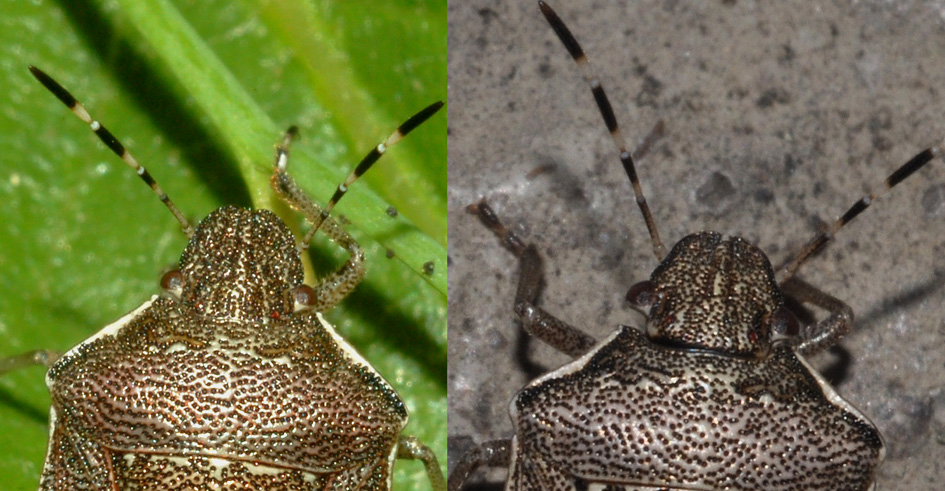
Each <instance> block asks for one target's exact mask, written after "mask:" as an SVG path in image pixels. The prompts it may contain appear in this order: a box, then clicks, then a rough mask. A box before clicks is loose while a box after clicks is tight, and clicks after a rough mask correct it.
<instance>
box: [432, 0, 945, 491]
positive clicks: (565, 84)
mask: <svg viewBox="0 0 945 491" xmlns="http://www.w3.org/2000/svg"><path fill="white" fill-rule="evenodd" d="M552 5H553V6H554V7H556V8H557V10H558V13H559V14H560V15H561V16H562V18H564V19H565V21H566V22H567V23H568V25H569V26H570V27H571V28H572V30H573V31H574V32H575V35H576V36H577V37H578V39H579V40H580V41H581V42H582V43H583V46H584V48H585V50H586V52H587V53H588V55H589V56H590V58H591V62H592V64H593V66H594V67H595V69H596V71H597V72H598V73H599V75H600V77H601V79H602V81H603V83H604V86H605V88H606V89H607V91H608V93H609V95H610V97H611V100H612V102H613V103H614V106H615V110H616V112H617V117H618V119H619V120H620V122H621V124H622V126H623V128H624V132H625V134H626V135H627V137H628V139H630V141H631V146H635V145H636V144H637V143H638V142H639V140H640V139H641V138H642V137H643V136H644V135H645V134H647V133H648V132H649V131H650V130H651V129H652V128H653V127H654V125H655V124H656V123H657V122H658V121H663V122H664V123H665V136H664V137H663V138H662V139H661V140H659V142H658V144H657V145H656V146H655V147H654V148H653V150H652V151H651V152H650V154H649V155H648V156H646V157H645V158H644V159H643V160H642V161H641V162H639V167H640V168H639V171H640V174H641V179H642V181H643V188H644V191H645V193H646V195H647V198H648V200H649V202H650V205H651V207H652V208H653V211H654V215H655V218H656V221H657V223H658V226H659V230H660V232H661V234H662V236H663V239H664V241H665V242H667V246H670V245H672V244H673V243H674V242H675V241H676V240H678V239H680V238H681V237H683V236H684V235H685V234H687V233H689V232H693V231H696V230H715V231H719V232H722V233H728V234H734V235H740V236H743V237H745V238H747V239H748V240H750V241H752V242H754V243H756V244H758V245H759V246H761V247H762V248H763V249H764V250H765V251H766V252H767V253H768V254H769V256H770V257H771V259H772V262H774V263H776V264H777V263H780V262H781V261H783V260H784V259H785V258H786V257H787V256H789V255H790V254H791V253H792V252H793V251H796V250H797V249H798V248H799V247H801V246H802V244H803V243H804V242H806V241H807V240H808V239H809V238H810V237H811V236H812V235H813V234H814V233H815V232H816V231H817V229H818V224H819V223H821V220H824V221H826V220H833V218H834V217H836V216H837V215H839V214H840V213H842V212H843V211H844V210H846V208H847V207H849V206H850V205H851V204H852V203H853V202H854V201H855V200H856V199H858V198H859V197H860V196H861V195H862V194H863V193H864V192H866V191H867V190H869V189H870V188H871V187H872V186H874V185H877V184H878V183H880V182H881V181H882V179H883V178H884V177H885V175H886V174H887V173H889V172H890V171H892V170H893V169H894V168H895V167H896V166H898V165H899V164H901V163H903V162H905V161H906V160H907V159H908V158H910V157H912V156H913V155H914V154H915V153H916V152H918V151H919V150H922V149H923V148H926V147H928V146H930V145H932V144H933V143H935V142H936V141H937V140H939V139H941V138H942V136H943V135H945V2H943V1H941V0H934V1H924V2H917V1H903V2H887V1H873V0H870V1H861V2H845V1H837V2H768V3H764V4H762V3H757V2H750V1H745V0H731V1H714V2H698V3H696V2H681V1H633V2H626V1H621V2H612V1H608V2H605V1H572V2H557V3H555V4H552ZM449 50H450V53H449V74H450V78H449V81H450V92H449V127H450V136H449V256H450V260H451V263H450V266H449V275H450V282H449V433H450V456H449V457H450V461H451V462H450V463H451V465H452V463H453V462H454V461H455V458H456V457H457V455H458V454H459V453H461V452H462V451H463V450H464V449H465V448H466V447H467V444H468V443H469V442H470V441H474V442H480V441H485V440H488V439H493V438H502V437H508V436H510V433H511V423H510V421H509V418H508V410H507V407H508V402H509V401H510V400H511V398H512V397H513V395H514V394H515V392H516V391H517V390H518V389H519V388H520V387H522V386H523V385H524V384H525V383H526V382H527V381H528V380H530V379H531V378H533V377H534V376H535V375H536V374H538V373H541V371H542V370H548V369H552V368H555V367H557V366H559V365H561V364H563V363H565V362H566V361H568V359H567V357H565V356H562V355H561V354H559V353H555V352H553V351H552V350H550V349H549V348H547V347H546V346H543V345H541V344H540V343H537V342H532V343H529V344H528V345H527V346H528V347H527V350H526V351H525V352H524V353H523V352H522V351H520V350H519V346H520V337H521V336H520V334H519V325H518V323H517V321H516V320H515V319H514V315H513V313H512V298H513V295H514V287H515V282H516V279H517V273H516V269H517V265H516V262H515V260H514V258H512V257H511V255H510V254H508V253H506V252H505V251H504V250H503V249H501V248H500V246H499V244H498V243H497V241H496V240H495V238H494V237H493V236H491V235H490V234H489V233H487V232H486V231H485V230H484V229H483V228H482V227H481V226H480V225H479V224H478V222H477V220H475V219H474V218H473V217H472V216H469V215H467V214H466V213H465V212H464V210H463V209H464V207H465V205H467V204H470V203H473V202H476V201H477V200H479V199H480V198H482V197H486V198H488V199H489V201H490V203H491V204H492V205H493V207H494V208H495V209H496V211H497V212H498V213H499V215H500V216H501V217H502V218H503V219H504V220H505V221H506V222H507V223H508V224H509V225H511V226H513V227H514V229H515V230H516V231H517V232H518V233H519V234H520V235H521V236H523V237H524V238H526V239H527V240H528V241H531V242H533V243H535V244H537V245H538V246H539V250H540V251H541V252H542V254H544V255H545V257H546V259H547V264H546V273H547V281H546V288H545V290H544V292H543V296H542V305H543V306H544V307H545V308H547V310H549V311H550V312H552V313H554V314H556V315H558V316H559V317H560V318H562V319H564V320H566V321H568V322H571V323H573V324H575V325H577V326H580V327H583V328H584V329H586V331H587V332H589V333H591V334H592V335H594V336H595V337H597V338H598V339H600V338H603V337H604V336H605V335H606V334H607V333H608V332H610V331H611V330H613V329H614V328H615V326H617V325H618V324H621V323H622V324H631V325H639V324H640V322H641V316H640V315H638V314H637V313H635V312H633V311H631V310H630V309H628V308H627V307H625V305H624V304H623V296H624V294H625V292H626V289H627V288H628V287H629V286H630V285H631V284H633V283H634V282H636V281H640V280H642V279H646V278H647V277H648V276H649V273H650V271H651V270H652V269H653V268H654V267H655V266H656V264H657V263H656V260H655V259H654V257H653V254H652V252H651V250H650V247H649V243H648V238H647V235H646V229H645V227H644V225H643V221H642V219H641V218H640V215H639V213H638V212H637V210H636V206H635V204H634V202H633V197H632V193H631V191H630V188H629V185H628V184H627V183H626V182H625V176H624V174H623V172H622V170H621V169H620V166H619V161H618V160H617V155H616V151H615V150H614V148H613V146H612V144H611V142H610V140H609V137H608V135H607V133H606V132H605V130H604V127H603V124H602V122H601V120H600V116H599V115H598V112H597V109H596V107H595V106H594V104H593V100H592V98H591V95H590V92H589V90H588V87H587V85H586V84H585V83H584V81H583V79H582V78H581V76H580V73H579V72H578V71H577V69H576V67H575V66H574V64H573V63H572V62H571V60H570V59H569V58H568V56H567V54H566V52H565V51H564V49H563V47H562V46H561V45H560V43H559V42H558V40H557V39H556V38H555V37H554V35H553V33H552V32H551V30H550V28H549V27H548V26H547V24H546V23H545V21H544V19H543V18H542V17H541V15H540V13H539V12H538V8H537V5H536V2H533V1H531V0H527V1H514V2H512V1H497V0H489V1H485V0H475V1H473V0H466V1H455V2H454V1H452V0H451V1H450V10H449ZM943 250H945V171H943V163H942V162H941V161H936V162H934V163H933V164H932V165H931V167H930V168H927V169H925V170H923V171H922V172H921V173H920V174H918V175H916V176H914V177H913V178H912V179H911V180H910V181H907V182H905V183H903V184H902V185H901V186H899V187H897V188H896V189H894V191H893V192H892V193H890V194H889V195H887V196H885V197H884V198H883V199H882V200H880V201H879V202H877V203H876V204H875V205H874V206H873V207H871V208H870V209H869V210H868V211H867V212H866V213H865V214H864V215H863V216H861V217H860V218H858V219H857V220H856V221H854V222H853V223H852V224H851V225H850V226H848V227H847V228H846V229H844V230H843V231H842V232H841V234H840V235H839V237H838V239H837V241H836V242H835V243H833V244H831V245H830V246H829V247H828V249H827V250H826V251H825V252H824V253H823V254H822V255H820V256H819V257H816V258H814V259H813V260H811V261H810V262H808V263H807V264H806V265H805V267H803V268H802V269H801V271H800V276H801V277H802V278H804V279H806V280H808V281H810V282H811V283H813V284H815V285H818V286H820V287H822V288H823V289H824V290H826V291H828V292H831V293H833V294H834V295H836V296H838V297H840V298H842V299H844V300H846V301H847V302H848V303H849V304H850V305H851V306H852V307H853V309H854V312H856V314H857V320H856V325H855V330H854V332H853V333H851V334H850V335H849V336H847V337H846V338H845V339H844V341H843V342H842V344H841V345H842V348H843V350H844V351H845V353H847V354H848V355H849V363H848V364H847V365H846V370H845V371H841V373H832V375H833V376H834V379H835V380H836V387H837V389H838V390H839V392H840V393H841V394H842V395H844V396H845V397H846V398H847V399H848V400H850V401H851V402H852V403H853V404H854V405H856V406H857V407H859V408H860V409H861V410H862V411H863V412H865V413H866V414H867V415H868V416H869V417H870V418H871V419H872V420H873V421H874V422H875V423H876V424H877V425H878V426H879V428H880V430H881V431H882V432H883V434H884V436H885V438H886V442H887V446H888V450H889V456H888V457H887V461H886V463H885V465H884V466H883V467H882V469H881V471H880V478H879V481H880V486H881V488H883V489H937V488H938V487H939V486H940V485H941V484H940V483H941V482H945V464H943V462H945V393H943V388H945V286H943V283H945V255H943ZM523 354H524V356H523ZM840 358H842V357H838V355H837V354H836V353H824V354H821V355H818V356H816V357H815V358H814V359H813V360H812V362H813V363H815V365H817V366H820V367H826V366H830V365H832V364H835V362H837V360H838V359H840ZM529 363H533V364H535V365H537V367H536V366H529ZM461 436H468V437H470V439H465V438H462V437H461ZM503 475H504V471H498V472H494V473H491V474H489V475H488V476H486V478H487V479H488V480H491V481H492V482H495V481H497V480H500V479H501V478H502V476H503Z"/></svg>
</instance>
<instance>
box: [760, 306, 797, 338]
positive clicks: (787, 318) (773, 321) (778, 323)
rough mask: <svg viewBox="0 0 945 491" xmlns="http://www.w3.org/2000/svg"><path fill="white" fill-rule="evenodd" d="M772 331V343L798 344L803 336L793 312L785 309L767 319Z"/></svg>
mask: <svg viewBox="0 0 945 491" xmlns="http://www.w3.org/2000/svg"><path fill="white" fill-rule="evenodd" d="M767 323H768V327H769V329H770V330H771V342H772V343H777V342H785V341H786V342H789V343H796V342H797V341H798V340H799V339H798V338H799V337H800V335H801V327H800V323H799V322H798V320H797V317H796V316H795V315H794V313H793V312H791V311H790V310H788V309H787V308H785V307H781V308H779V309H778V310H775V311H774V312H772V313H771V314H770V315H769V316H768V319H767Z"/></svg>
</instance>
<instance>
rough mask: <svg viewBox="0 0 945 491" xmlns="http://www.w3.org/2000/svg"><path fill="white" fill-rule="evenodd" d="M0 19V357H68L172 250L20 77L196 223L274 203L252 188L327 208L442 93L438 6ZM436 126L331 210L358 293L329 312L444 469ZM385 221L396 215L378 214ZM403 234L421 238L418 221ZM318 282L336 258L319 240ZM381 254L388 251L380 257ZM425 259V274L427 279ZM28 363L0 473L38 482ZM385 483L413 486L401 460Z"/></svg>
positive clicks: (217, 7) (152, 283) (140, 198)
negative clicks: (91, 124) (356, 275)
mask: <svg viewBox="0 0 945 491" xmlns="http://www.w3.org/2000/svg"><path fill="white" fill-rule="evenodd" d="M72 4H73V2H62V4H56V3H50V2H6V3H4V4H3V5H2V6H0V14H2V15H0V23H2V25H3V27H4V29H3V30H2V31H0V48H2V49H3V50H4V51H5V52H4V53H3V55H4V56H3V60H4V63H3V64H0V84H2V85H3V87H2V88H3V89H4V93H5V94H8V97H7V100H6V101H5V105H4V111H2V113H0V130H2V131H0V150H2V155H3V158H2V160H0V202H2V203H3V204H4V212H3V220H0V270H2V271H3V273H2V274H0V336H2V341H0V356H5V355H13V354H17V353H21V352H24V351H28V350H31V349H37V348H48V349H54V350H66V349H68V348H71V347H72V346H74V345H76V344H78V343H79V342H81V341H82V340H83V339H85V338H87V337H88V336H90V335H91V334H92V333H94V332H95V331H97V330H98V329H99V328H101V327H102V326H104V325H106V324H108V323H110V322H111V321H113V320H115V319H117V318H118V317H119V316H120V315H122V314H123V313H125V312H127V311H129V310H131V309H133V308H134V307H137V306H138V305H139V304H140V303H141V302H143V301H144V300H145V299H147V298H149V296H150V295H152V294H153V293H155V292H157V291H158V279H159V277H160V274H161V273H162V272H163V271H164V270H166V269H168V268H169V267H171V266H173V265H174V264H175V263H176V261H177V256H178V255H179V253H180V251H181V250H182V249H183V247H184V244H185V243H186V239H185V238H184V236H183V234H182V233H181V232H180V229H179V227H178V226H177V225H176V223H175V221H174V220H173V218H172V217H171V216H170V214H169V213H168V212H167V210H166V209H164V207H163V205H162V204H161V203H160V202H159V201H158V200H157V199H156V198H155V197H154V196H153V195H152V194H151V193H150V191H149V190H148V189H147V188H146V186H144V185H143V184H142V183H141V182H140V181H139V180H138V178H137V177H136V176H135V175H134V174H133V172H131V171H130V170H129V169H128V168H127V167H126V166H125V165H124V164H123V163H122V162H121V161H120V160H119V159H118V158H117V157H115V156H114V155H112V154H111V153H110V152H109V151H108V150H107V149H106V148H105V147H104V145H102V144H101V143H99V142H98V141H97V139H96V138H95V137H94V135H92V134H91V132H89V130H88V128H87V127H86V126H85V125H83V124H82V123H81V121H79V120H77V119H76V118H75V117H74V116H72V115H71V114H70V113H69V111H68V110H67V109H66V108H65V107H63V106H62V105H61V104H60V103H59V102H58V101H56V100H55V98H54V97H53V96H52V95H50V94H49V93H47V92H46V91H45V89H43V88H42V87H41V86H40V85H39V84H38V83H37V82H36V81H35V80H33V79H32V77H31V76H30V75H29V72H28V71H27V70H26V66H27V65H29V64H33V65H36V66H38V67H40V68H42V69H44V70H45V71H46V72H48V73H49V74H50V75H52V76H53V77H55V78H56V79H57V80H59V81H60V82H61V83H62V84H63V85H65V86H66V87H67V88H68V89H69V90H70V91H71V92H72V93H73V94H74V95H76V97H78V98H79V99H80V100H82V101H83V103H85V105H86V106H87V107H88V108H89V110H90V111H91V112H92V114H93V117H95V118H97V119H99V120H101V121H102V122H103V123H104V124H105V125H106V126H107V127H108V128H109V129H110V130H111V131H112V132H113V133H114V134H115V135H116V136H117V137H118V138H119V139H121V140H122V142H123V143H125V144H126V146H127V147H129V149H130V150H131V151H132V152H133V153H134V154H135V156H136V157H137V159H138V160H139V161H140V162H141V163H142V164H143V165H145V166H147V167H148V169H149V170H150V171H151V174H152V175H154V177H155V178H156V179H158V180H159V181H160V182H161V184H162V186H163V187H164V189H165V191H167V193H168V194H169V195H170V196H171V197H172V198H173V199H174V201H175V202H176V203H177V205H178V206H179V207H180V208H181V210H183V211H184V213H185V214H187V215H188V216H189V217H191V219H192V220H193V221H196V220H197V219H199V218H201V217H203V216H205V215H206V214H207V213H209V212H210V211H211V210H213V209H215V208H217V207H219V206H221V205H224V204H239V205H243V206H255V207H265V208H276V210H277V212H279V213H280V214H281V215H282V216H283V217H284V218H289V219H291V221H290V222H289V223H290V224H291V225H293V226H294V225H296V224H300V223H301V221H300V220H299V219H298V217H295V216H294V215H293V214H292V213H291V212H287V210H285V209H284V207H279V206H278V204H276V203H274V201H273V198H272V195H271V193H270V190H269V187H268V186H269V185H268V175H269V171H270V168H271V165H272V160H273V156H274V146H275V144H276V143H277V142H278V141H279V140H280V138H281V135H282V132H283V131H284V129H285V128H287V127H288V126H289V125H290V124H298V125H299V126H300V128H301V132H302V133H301V138H299V139H298V140H296V141H295V142H294V143H293V147H292V159H291V163H290V173H292V174H293V175H294V176H295V177H296V178H297V179H298V180H299V182H300V184H301V185H302V187H303V188H304V189H306V190H307V191H308V192H309V193H310V194H311V195H312V196H313V197H315V198H316V200H318V201H320V202H324V201H325V200H326V199H327V197H328V196H330V195H331V192H332V191H333V189H334V187H335V186H336V185H337V184H338V183H340V182H341V180H342V179H343V178H344V175H345V174H346V173H347V172H348V170H350V168H352V166H353V165H354V164H355V163H356V162H357V161H358V160H359V159H360V158H361V156H363V154H365V153H366V152H367V151H368V150H369V149H371V148H372V147H373V146H374V145H376V144H377V143H378V142H380V141H381V140H382V139H383V138H385V137H386V136H387V135H388V134H389V133H390V132H391V131H392V130H393V129H394V128H395V127H396V126H397V125H398V124H400V123H401V122H402V121H403V120H405V119H406V118H407V117H409V116H410V115H412V114H413V113H414V112H416V111H417V110H419V109H421V108H422V107H424V106H426V105H427V104H429V103H431V102H434V101H436V100H439V99H444V98H445V96H446V90H445V89H446V5H445V2H407V1H393V2H382V3H379V2H366V1H346V2H325V3H321V2H298V1H291V0H281V1H279V0H275V1H269V2H259V3H257V2H251V1H248V0H244V1H224V0H213V1H184V0H179V1H175V2H168V1H159V0H146V1H131V0H128V1H118V2H104V1H103V2H101V3H96V2H90V3H89V4H88V5H83V6H75V5H72ZM445 135H446V116H445V112H443V114H438V115H436V116H434V117H433V119H431V120H430V121H428V122H427V123H426V124H424V125H423V126H421V127H420V128H418V129H417V130H416V131H415V132H414V133H411V134H410V135H409V136H408V137H407V138H406V139H405V140H404V141H403V142H401V143H399V144H398V145H396V146H394V147H392V148H391V149H390V151H389V152H388V154H387V155H386V156H385V157H384V159H383V160H382V161H381V162H379V163H378V165H377V166H375V168H373V169H372V170H371V172H369V173H368V174H367V175H366V176H365V178H364V179H362V181H365V182H361V181H359V182H358V183H357V184H355V185H354V186H352V188H351V192H350V193H349V194H348V195H347V196H346V197H345V199H344V200H342V202H341V203H340V204H339V206H338V208H337V213H336V214H340V215H343V216H344V217H345V218H347V219H348V220H350V221H351V222H352V224H351V226H350V227H349V229H350V230H351V231H352V233H354V234H355V236H356V237H357V238H358V239H359V241H360V242H361V244H362V245H363V246H365V247H366V248H367V250H368V258H367V266H368V278H367V279H366V280H365V282H364V283H362V284H361V285H360V286H359V287H358V289H357V290H356V292H355V294H353V295H352V296H351V297H349V298H348V299H346V300H345V301H344V302H343V303H342V305H341V306H339V307H338V308H336V309H334V310H332V311H331V312H330V313H329V317H330V319H331V320H332V322H333V323H335V324H336V327H337V328H338V331H339V332H340V333H341V334H342V335H344V336H345V337H346V338H347V339H348V340H349V341H350V342H351V343H352V344H353V345H355V346H356V347H357V348H358V349H359V350H360V351H361V353H362V354H363V355H364V357H365V358H366V359H368V360H370V361H371V362H372V363H374V365H375V367H376V368H377V369H378V371H380V372H381V373H382V374H383V375H384V376H385V377H386V378H387V379H388V380H389V381H390V382H391V383H392V385H394V387H395V388H397V390H398V392H399V393H400V394H401V396H402V398H403V399H404V400H405V402H406V403H407V405H408V408H409V409H410V412H411V423H410V425H409V426H408V428H407V433H410V434H413V435H416V436H418V437H419V438H421V440H423V441H424V442H426V443H427V444H428V445H430V446H431V447H432V448H433V449H434V451H435V452H436V454H437V455H438V456H439V457H440V460H441V463H442V464H443V466H444V467H445V457H446V432H445V429H446V403H445V397H446V389H445V386H446V383H445V379H446V370H445V366H446V363H445V356H446V355H445V354H446V296H445V295H446V293H445V292H446V288H445V284H446V253H445V247H444V244H445V241H446V211H445V210H446V206H445V202H446V197H445V195H446V138H445ZM389 206H393V207H395V208H396V209H397V210H398V212H399V213H398V215H397V217H396V218H392V217H390V216H389V215H388V214H387V213H386V210H387V209H388V207H389ZM414 224H416V225H417V226H419V228H418V227H416V226H415V225H414ZM313 249H314V252H313V254H312V259H313V261H314V263H315V270H316V271H317V272H319V273H324V272H326V271H330V270H332V269H334V268H336V267H338V265H339V264H340V263H341V262H342V261H343V260H344V255H343V254H342V253H341V252H339V251H338V250H337V249H338V248H337V247H335V246H333V245H330V244H328V243H327V241H324V240H316V241H315V244H314V245H313ZM387 249H392V250H393V252H394V254H395V258H394V259H388V258H387V257H386V254H385V253H386V250H387ZM428 261H432V262H433V264H434V274H433V275H432V276H428V275H426V274H425V273H423V264H424V263H426V262H428ZM42 377H43V368H42V367H35V368H28V369H23V370H19V371H16V372H11V373H7V374H2V375H0V452H3V456H4V457H5V458H4V459H2V460H0V475H2V476H4V478H5V479H4V488H6V489H34V488H35V487H36V484H37V482H38V476H39V473H40V470H41V466H42V461H43V457H44V454H45V446H46V437H47V427H46V425H47V423H48V421H47V413H48V406H49V397H48V395H47V393H46V388H45V387H44V384H43V382H42ZM396 468H397V474H396V475H395V483H396V484H395V487H396V488H398V489H427V488H428V487H429V485H428V484H426V477H425V476H424V475H423V471H422V467H421V466H420V465H419V464H417V463H412V462H401V463H398V464H397V466H396Z"/></svg>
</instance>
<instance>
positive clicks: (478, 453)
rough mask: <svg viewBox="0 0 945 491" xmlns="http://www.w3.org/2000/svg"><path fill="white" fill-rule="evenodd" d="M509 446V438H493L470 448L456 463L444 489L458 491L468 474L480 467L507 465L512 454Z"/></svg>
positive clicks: (510, 443)
mask: <svg viewBox="0 0 945 491" xmlns="http://www.w3.org/2000/svg"><path fill="white" fill-rule="evenodd" d="M511 448H512V442H511V441H510V440H493V441H489V442H484V443H482V444H480V445H477V446H476V447H474V448H472V449H471V450H469V451H468V452H466V453H465V454H463V456H462V457H461V458H460V460H459V462H457V463H456V467H454V468H453V472H452V473H450V478H449V482H448V484H447V486H446V489H447V490H448V491H459V490H460V489H462V487H463V484H465V483H466V481H467V480H468V479H469V476H470V475H472V473H473V472H475V471H476V469H479V468H480V467H483V466H485V467H508V466H509V462H510V461H511V456H512V455H511Z"/></svg>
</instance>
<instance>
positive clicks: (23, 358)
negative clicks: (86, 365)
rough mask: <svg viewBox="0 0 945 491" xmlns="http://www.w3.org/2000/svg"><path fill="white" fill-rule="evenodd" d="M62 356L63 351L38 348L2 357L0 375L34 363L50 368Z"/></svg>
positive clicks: (0, 359)
mask: <svg viewBox="0 0 945 491" xmlns="http://www.w3.org/2000/svg"><path fill="white" fill-rule="evenodd" d="M60 356H62V353H60V352H58V351H51V350H36V351H30V352H27V353H22V354H19V355H14V356H8V357H6V358H0V375H2V374H4V373H7V372H12V371H14V370H19V369H21V368H26V367H30V366H33V365H45V366H46V368H49V367H51V366H52V365H53V363H55V362H56V360H58V359H59V357H60Z"/></svg>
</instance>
